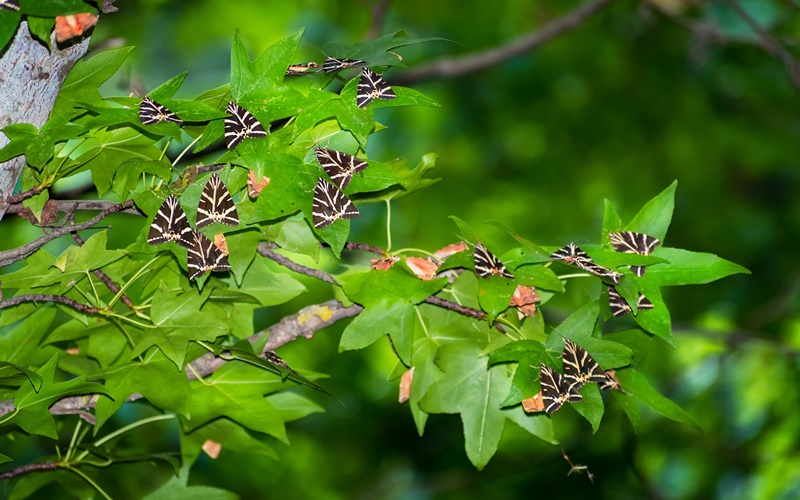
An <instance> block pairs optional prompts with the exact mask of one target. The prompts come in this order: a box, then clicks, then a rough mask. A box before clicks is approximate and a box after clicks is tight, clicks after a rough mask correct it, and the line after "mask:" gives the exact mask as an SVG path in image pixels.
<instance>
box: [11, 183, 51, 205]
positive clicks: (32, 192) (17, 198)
mask: <svg viewBox="0 0 800 500" xmlns="http://www.w3.org/2000/svg"><path fill="white" fill-rule="evenodd" d="M44 189H45V187H44V186H36V187H32V188H30V189H29V190H27V191H24V192H22V193H20V194H17V195H14V196H9V197H8V198H6V204H8V205H12V204H14V203H22V202H23V201H24V200H27V199H28V198H32V197H34V196H36V195H37V194H39V193H41V192H42V191H44Z"/></svg>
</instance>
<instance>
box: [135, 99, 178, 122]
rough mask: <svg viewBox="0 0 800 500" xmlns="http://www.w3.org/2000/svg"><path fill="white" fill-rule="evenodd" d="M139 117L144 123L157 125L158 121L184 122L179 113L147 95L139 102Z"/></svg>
mask: <svg viewBox="0 0 800 500" xmlns="http://www.w3.org/2000/svg"><path fill="white" fill-rule="evenodd" d="M139 119H140V120H141V121H142V123H143V124H144V125H155V124H156V123H158V122H172V123H183V120H181V119H180V118H178V115H176V114H175V113H173V112H172V111H170V110H169V109H167V108H166V107H165V106H162V105H161V104H159V103H157V102H156V101H154V100H152V99H150V98H149V97H147V96H145V97H144V98H143V99H142V102H141V103H139Z"/></svg>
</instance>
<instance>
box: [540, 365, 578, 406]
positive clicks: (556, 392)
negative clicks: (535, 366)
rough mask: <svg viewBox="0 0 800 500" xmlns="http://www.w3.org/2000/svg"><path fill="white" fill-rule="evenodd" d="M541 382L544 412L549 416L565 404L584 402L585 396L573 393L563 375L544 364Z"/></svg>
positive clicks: (541, 370)
mask: <svg viewBox="0 0 800 500" xmlns="http://www.w3.org/2000/svg"><path fill="white" fill-rule="evenodd" d="M539 381H540V382H541V384H542V399H543V400H544V405H545V408H544V410H545V411H546V412H547V414H548V415H552V414H553V413H555V412H556V411H558V409H559V408H561V405H563V404H564V403H579V402H581V401H583V396H581V395H580V394H579V393H577V392H574V391H571V390H570V388H569V386H568V385H567V381H566V379H564V378H562V377H561V374H560V373H558V372H557V371H555V370H553V369H552V368H550V367H549V366H547V365H546V364H544V363H542V366H541V368H540V370H539Z"/></svg>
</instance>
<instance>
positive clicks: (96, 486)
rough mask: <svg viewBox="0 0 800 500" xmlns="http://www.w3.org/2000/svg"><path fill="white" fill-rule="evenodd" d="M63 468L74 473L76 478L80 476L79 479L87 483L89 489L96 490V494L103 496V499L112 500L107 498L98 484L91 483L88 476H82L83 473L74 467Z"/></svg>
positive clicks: (106, 494)
mask: <svg viewBox="0 0 800 500" xmlns="http://www.w3.org/2000/svg"><path fill="white" fill-rule="evenodd" d="M65 467H66V469H67V470H69V471H71V472H74V473H75V474H77V475H78V476H80V477H81V478H82V479H83V480H84V481H86V482H87V483H89V484H90V485H91V487H92V488H94V489H96V490H97V492H98V493H100V494H101V495H103V498H105V499H107V500H112V499H111V497H110V496H108V493H106V492H105V491H103V488H101V487H100V485H99V484H97V483H95V482H94V481H92V478H90V477H89V476H87V475H86V474H84V473H83V472H81V471H80V470H78V469H76V468H75V467H70V466H68V465H67V466H65Z"/></svg>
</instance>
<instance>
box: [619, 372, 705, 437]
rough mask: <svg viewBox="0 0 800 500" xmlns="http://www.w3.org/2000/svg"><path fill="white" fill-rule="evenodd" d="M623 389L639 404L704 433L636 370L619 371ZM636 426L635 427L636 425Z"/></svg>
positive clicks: (690, 418) (687, 415)
mask: <svg viewBox="0 0 800 500" xmlns="http://www.w3.org/2000/svg"><path fill="white" fill-rule="evenodd" d="M616 375H617V378H618V379H619V382H620V385H621V386H622V389H623V390H624V391H625V392H626V393H628V394H630V395H631V396H632V397H633V398H635V399H636V400H637V401H638V402H640V403H642V404H643V405H645V406H648V407H650V408H651V409H653V410H655V411H656V412H658V413H659V414H661V415H662V416H664V417H667V418H668V419H670V420H674V421H676V422H681V423H684V424H686V425H688V426H689V427H691V428H693V429H696V430H697V431H699V432H701V433H702V432H703V430H702V429H701V428H700V426H699V425H698V424H697V422H695V420H694V419H693V418H692V417H691V415H689V414H688V413H686V412H685V411H684V410H683V409H682V408H681V407H679V406H678V405H676V404H675V403H673V402H672V401H670V400H669V399H667V398H665V397H664V396H662V395H661V394H659V393H658V392H656V390H655V389H653V387H652V386H650V383H649V382H648V381H647V379H646V378H645V377H644V376H643V375H642V374H640V373H638V372H637V371H635V370H619V371H618V372H617V373H616ZM634 426H635V425H634Z"/></svg>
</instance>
